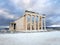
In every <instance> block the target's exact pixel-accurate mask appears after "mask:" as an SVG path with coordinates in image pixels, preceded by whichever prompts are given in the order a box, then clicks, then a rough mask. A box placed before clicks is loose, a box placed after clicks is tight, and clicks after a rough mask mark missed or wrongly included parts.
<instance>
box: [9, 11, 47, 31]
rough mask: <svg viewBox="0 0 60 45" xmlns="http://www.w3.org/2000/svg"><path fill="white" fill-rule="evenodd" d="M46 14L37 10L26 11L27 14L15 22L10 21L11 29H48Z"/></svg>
mask: <svg viewBox="0 0 60 45" xmlns="http://www.w3.org/2000/svg"><path fill="white" fill-rule="evenodd" d="M45 22H46V21H45V15H39V14H38V13H36V12H32V11H27V10H26V11H25V14H24V15H23V16H22V17H20V18H19V19H17V20H15V21H14V22H11V23H10V26H9V30H11V31H28V30H29V31H30V30H32V31H33V30H37V31H41V30H46V23H45Z"/></svg>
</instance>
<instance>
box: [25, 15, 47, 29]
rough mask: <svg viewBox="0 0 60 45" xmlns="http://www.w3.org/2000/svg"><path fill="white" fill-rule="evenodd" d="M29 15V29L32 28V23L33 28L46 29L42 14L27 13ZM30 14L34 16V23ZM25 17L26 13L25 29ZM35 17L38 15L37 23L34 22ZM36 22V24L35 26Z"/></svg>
mask: <svg viewBox="0 0 60 45" xmlns="http://www.w3.org/2000/svg"><path fill="white" fill-rule="evenodd" d="M29 16H30V30H32V24H33V25H34V30H46V23H45V22H46V21H45V16H42V15H29ZM32 16H34V23H32V19H33V18H32ZM27 17H28V15H25V18H26V25H25V26H26V27H25V28H26V30H28V29H27V27H28V25H27V24H28V21H27ZM36 17H38V23H36ZM36 24H37V25H38V26H36ZM36 27H38V29H36Z"/></svg>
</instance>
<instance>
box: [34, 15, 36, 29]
mask: <svg viewBox="0 0 60 45" xmlns="http://www.w3.org/2000/svg"><path fill="white" fill-rule="evenodd" d="M34 30H36V16H34Z"/></svg>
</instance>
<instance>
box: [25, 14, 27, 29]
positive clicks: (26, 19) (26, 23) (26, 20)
mask: <svg viewBox="0 0 60 45" xmlns="http://www.w3.org/2000/svg"><path fill="white" fill-rule="evenodd" d="M25 16H26V30H27V15H25Z"/></svg>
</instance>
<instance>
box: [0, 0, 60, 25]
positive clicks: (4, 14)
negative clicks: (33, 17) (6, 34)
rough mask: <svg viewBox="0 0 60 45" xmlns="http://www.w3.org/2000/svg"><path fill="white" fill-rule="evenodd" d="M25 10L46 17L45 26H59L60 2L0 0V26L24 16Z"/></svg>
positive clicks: (47, 0)
mask: <svg viewBox="0 0 60 45" xmlns="http://www.w3.org/2000/svg"><path fill="white" fill-rule="evenodd" d="M25 10H30V11H35V12H38V13H39V14H45V15H46V25H47V26H54V25H55V26H56V25H60V0H0V26H8V25H9V23H10V22H12V21H13V20H15V19H17V18H18V17H19V16H22V15H23V14H24V11H25Z"/></svg>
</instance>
